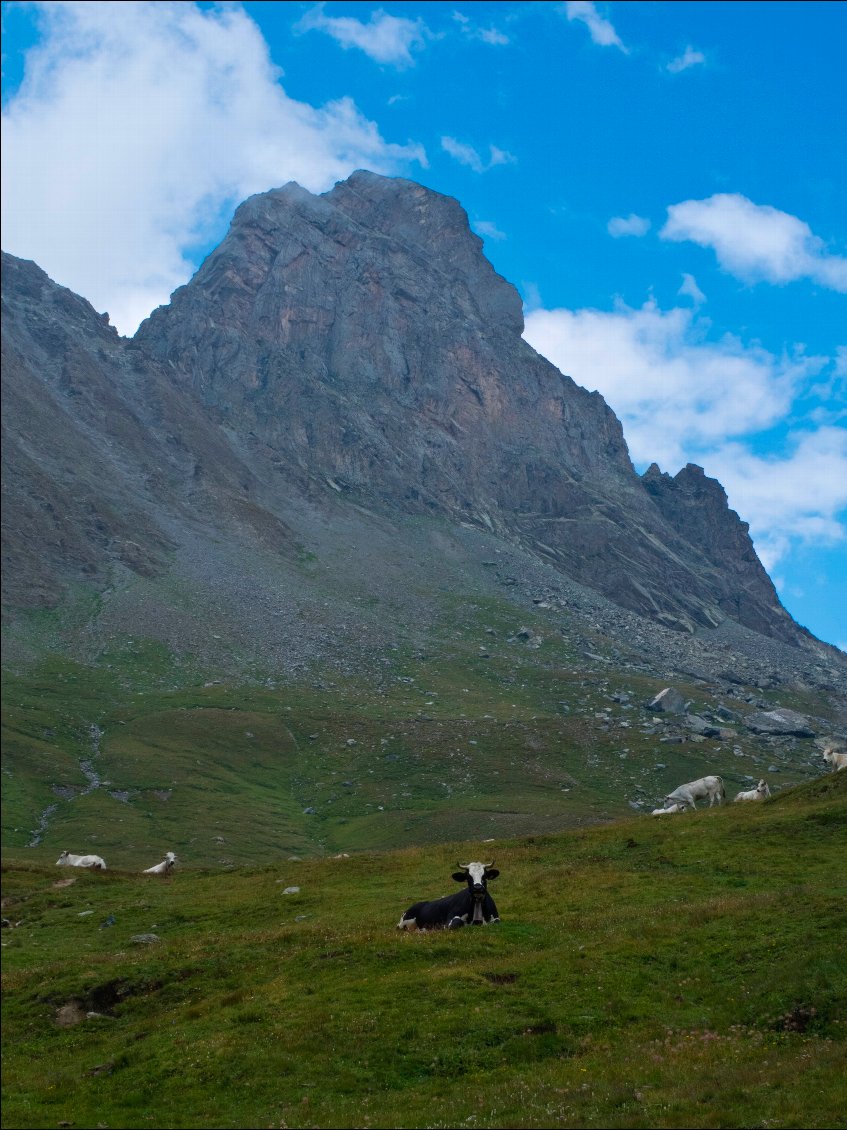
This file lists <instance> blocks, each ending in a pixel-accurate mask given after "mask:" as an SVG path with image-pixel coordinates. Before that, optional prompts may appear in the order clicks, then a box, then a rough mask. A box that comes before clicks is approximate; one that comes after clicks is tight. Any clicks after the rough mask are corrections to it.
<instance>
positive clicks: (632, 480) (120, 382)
mask: <svg viewBox="0 0 847 1130" xmlns="http://www.w3.org/2000/svg"><path fill="white" fill-rule="evenodd" d="M35 270H36V271H37V268H35ZM42 274H43V273H42ZM19 275H20V276H21V277H24V275H26V271H25V270H24V268H16V272H13V275H12V278H13V290H15V287H17V291H20V290H21V287H20V286H19V285H18V284H16V283H14V279H16V278H17V277H18V276H19ZM44 278H45V279H46V276H44ZM48 281H49V280H48ZM52 285H53V284H51V286H52ZM44 286H45V284H44V282H43V281H39V280H38V279H35V277H33V280H31V288H35V289H34V290H33V291H32V294H33V296H34V297H33V300H32V301H29V300H27V301H29V305H27V302H25V301H23V299H21V300H20V301H18V302H17V303H16V306H15V311H16V318H17V319H19V322H20V325H19V328H18V329H16V331H15V333H16V335H17V336H16V337H15V341H16V342H20V350H19V359H20V364H19V365H18V366H17V370H18V371H20V373H22V374H23V373H25V374H26V380H23V379H22V380H21V383H20V388H22V389H23V388H32V387H34V386H33V382H36V383H37V381H38V380H39V379H40V378H39V376H38V375H37V374H40V373H41V372H43V373H45V374H46V373H49V372H50V371H51V365H52V366H53V367H54V368H55V366H56V365H57V364H60V362H59V361H56V360H55V358H54V360H53V361H49V359H48V358H46V357H43V356H41V355H40V354H39V350H41V349H42V345H41V344H39V342H38V338H39V334H38V333H37V332H34V330H33V326H35V325H37V324H38V320H39V318H41V319H42V320H43V318H44V317H45V315H44V310H46V309H48V307H49V309H51V310H53V311H54V313H55V310H56V309H57V302H58V300H57V299H56V300H54V299H53V298H50V299H49V301H48V300H47V299H44V298H43V297H39V295H43V293H44V289H43V288H44ZM39 287H41V288H42V289H41V291H39V290H38V288H39ZM59 289H60V288H56V291H57V293H58V290H59ZM51 293H52V292H51ZM19 297H20V296H19ZM62 301H65V302H68V301H69V302H70V303H71V306H70V307H69V308H68V310H67V311H66V314H67V318H66V322H67V325H66V327H65V331H63V332H66V333H68V332H70V331H69V330H68V328H67V327H68V326H71V325H73V326H74V327H76V328H75V329H74V330H73V333H74V334H75V335H76V345H75V349H76V351H77V354H79V356H80V357H83V361H80V362H79V363H78V364H76V366H75V369H74V372H75V373H76V374H78V377H77V380H78V383H82V382H83V380H84V375H85V374H86V373H87V374H88V378H85V379H88V381H89V385H90V388H91V389H93V388H95V387H96V389H97V392H96V395H95V393H93V392H90V395H89V396H88V398H87V399H88V400H90V401H91V402H92V406H91V411H90V412H89V414H88V416H87V417H86V419H85V429H86V437H85V443H86V445H87V448H86V450H88V449H89V448H92V447H93V445H94V443H95V435H94V433H95V430H96V427H97V421H98V420H101V421H102V420H105V421H107V423H108V422H109V421H113V420H115V419H117V418H118V417H117V416H116V415H115V413H114V411H111V410H110V411H111V414H109V412H105V410H104V409H102V408H100V407H97V406H96V405H95V404H94V401H95V400H96V401H97V405H100V404H101V403H102V404H107V403H109V398H110V397H111V398H114V390H115V389H116V388H120V390H121V397H122V398H123V404H122V408H123V409H124V410H125V414H126V415H127V416H128V417H130V416H131V418H132V419H133V420H135V421H137V424H138V428H137V436H136V435H135V434H134V438H133V443H134V444H135V446H136V447H137V448H138V451H139V452H142V451H143V449H144V444H143V442H142V440H141V429H142V428H143V427H149V428H150V429H151V433H150V434H151V442H149V443H148V444H147V448H148V449H149V451H150V452H152V451H157V450H158V451H160V452H161V455H160V456H157V466H158V467H160V468H164V467H167V468H168V469H169V474H170V475H171V477H170V478H169V479H168V483H169V487H168V490H169V492H170V494H169V497H170V498H171V499H172V504H171V506H170V516H169V520H168V523H167V525H168V535H167V538H165V537H164V536H162V537H160V538H159V542H158V546H157V549H156V559H157V561H160V560H161V556H162V553H161V546H162V545H165V544H167V545H170V544H172V543H174V542H179V540H180V538H181V537H182V536H183V535H182V533H181V529H182V527H181V525H180V523H181V522H182V521H183V517H182V515H183V514H184V512H185V510H184V508H185V507H186V506H188V505H194V506H196V505H197V499H199V498H201V497H202V498H203V499H205V500H206V501H205V503H204V504H208V505H209V506H210V507H211V508H212V511H215V512H216V513H219V519H218V518H216V519H215V520H216V521H217V520H220V521H221V522H224V521H225V520H227V518H226V515H227V514H229V515H230V516H232V515H233V514H235V513H237V514H238V519H237V521H238V523H239V524H240V527H241V528H243V527H244V523H245V521H247V525H248V526H249V527H250V528H251V529H253V530H254V531H255V530H259V529H261V530H262V531H264V532H263V534H262V537H263V538H265V539H268V538H269V539H270V540H271V541H272V542H273V543H274V544H276V545H280V544H283V543H285V544H288V542H289V540H290V539H289V538H288V534H287V532H286V531H287V530H288V526H287V524H286V522H287V519H285V520H283V519H281V517H280V516H281V515H282V514H283V512H284V513H286V514H288V515H289V516H290V503H291V500H292V499H293V498H300V499H303V500H307V501H308V504H309V505H310V506H314V507H317V508H322V507H326V506H327V505H329V501H328V500H330V499H331V500H332V505H333V506H334V505H335V504H336V503H337V502H338V501H339V499H341V500H343V501H344V502H345V503H346V504H348V505H352V506H353V507H355V508H358V509H359V510H364V511H366V512H367V513H369V514H372V515H375V516H378V517H380V518H385V519H388V520H391V521H394V520H397V519H403V520H405V519H406V518H408V517H409V516H420V515H425V516H428V517H433V518H436V519H437V520H439V521H444V522H447V523H454V524H457V523H458V524H460V525H461V526H463V527H472V528H475V529H477V530H480V531H485V532H487V533H490V534H493V535H496V536H498V537H501V538H503V539H505V541H506V542H508V544H509V545H511V546H513V547H516V549H517V550H519V551H520V552H521V553H525V554H528V555H530V557H532V558H533V559H536V560H542V561H543V562H545V563H546V564H547V565H550V566H552V567H554V568H555V569H556V570H558V571H559V572H560V573H561V574H563V575H564V576H567V577H569V578H571V579H573V580H575V581H577V582H578V583H580V584H583V585H586V586H588V587H589V588H592V589H594V590H595V591H596V592H599V593H601V594H602V595H603V596H604V597H606V598H608V599H609V600H611V601H613V602H614V603H615V604H617V605H618V606H621V607H623V608H626V609H629V610H631V611H633V612H637V613H639V614H640V615H642V616H647V617H649V618H651V619H653V620H655V621H658V622H659V623H661V624H663V625H664V626H666V627H670V628H673V629H675V630H678V631H684V632H689V633H693V632H695V631H696V630H698V629H699V628H714V627H717V626H719V625H721V624H722V623H723V622H724V621H725V620H727V619H730V620H734V621H736V622H737V623H739V624H742V625H744V626H746V627H748V628H752V629H753V630H755V631H756V632H760V633H762V634H764V635H770V636H773V637H777V638H780V639H782V640H784V641H786V642H789V643H791V644H795V645H796V644H798V643H801V642H804V641H805V639H806V636H805V634H804V633H803V632H802V630H801V629H799V628H798V627H797V625H795V624H794V623H793V621H792V620H791V618H790V617H789V616H788V615H787V613H786V612H785V610H784V609H783V608H782V607H781V605H780V604H779V601H778V599H777V597H776V593H775V592H774V589H773V586H772V585H771V583H770V581H769V579H768V577H767V575H766V574H765V571H764V569H763V568H762V566H761V565H760V563H759V562H758V560H757V558H756V555H755V552H754V550H753V547H752V543H751V542H750V538H749V535H748V532H747V527H746V525H745V524H744V523H742V522H741V521H740V520H739V518H738V516H737V515H736V514H735V513H734V511H732V510H730V509H729V507H728V505H727V501H726V495H725V493H724V491H723V489H722V488H721V486H720V484H718V483H717V482H715V480H712V479H709V478H708V477H707V476H706V475H705V474H704V472H703V470H702V469H701V468H699V467H695V466H693V465H689V466H688V467H685V468H684V469H683V470H682V471H680V472H679V474H678V475H676V476H675V477H674V478H671V477H670V476H669V475H664V474H662V472H661V471H660V470H659V468H658V467H657V466H656V465H655V464H654V465H653V466H652V467H651V468H650V469H649V470H648V471H647V472H646V473H645V475H644V476H643V477H639V476H638V475H637V474H636V473H635V472H634V470H633V468H632V464H631V462H630V459H629V455H628V451H627V447H626V443H625V441H624V438H623V432H622V429H621V425H620V422H619V421H618V419H617V418H616V417H615V415H614V413H613V412H612V411H611V409H610V408H609V407H608V405H606V403H605V401H604V400H603V398H602V397H601V396H600V395H599V394H597V393H589V392H588V391H586V390H585V389H584V388H581V387H580V386H579V385H578V384H576V383H575V382H574V380H572V379H571V377H569V376H566V375H564V374H562V373H560V372H559V371H558V370H557V369H556V368H555V367H554V366H553V365H551V364H550V363H549V362H548V361H546V360H545V359H544V358H543V357H540V356H539V355H538V354H537V353H536V352H535V351H534V350H533V349H532V348H531V347H530V346H529V345H528V344H527V343H526V342H525V341H524V340H523V338H522V336H521V333H522V329H523V318H522V314H521V303H520V298H519V296H518V294H517V291H516V290H515V289H514V287H512V286H511V285H510V284H509V283H508V282H506V281H505V280H504V279H502V278H501V277H500V276H499V275H498V274H497V272H496V271H495V270H494V268H493V267H492V266H491V264H490V263H489V262H488V261H487V259H486V258H485V256H484V254H483V250H482V241H481V240H480V239H479V238H478V237H477V236H476V235H474V233H473V232H472V231H471V230H470V226H469V224H468V218H467V214H466V213H465V211H464V209H463V208H462V207H461V206H460V205H459V204H458V202H457V201H455V200H453V199H451V198H450V197H446V196H443V195H442V194H440V193H437V192H433V191H432V190H430V189H428V188H425V187H424V186H422V185H419V184H415V183H414V182H412V181H408V180H404V179H402V178H391V177H383V176H379V175H377V174H375V173H369V172H364V171H360V172H357V173H354V174H353V175H352V176H351V177H349V178H348V179H347V180H346V181H344V182H341V183H340V184H337V185H336V186H335V187H334V188H333V189H331V190H330V191H329V192H326V193H324V194H323V195H320V196H316V195H313V194H312V193H310V192H307V191H306V190H305V189H303V188H302V187H301V186H299V185H297V184H295V183H290V184H287V185H284V186H283V187H281V188H277V189H273V190H271V191H269V192H265V193H261V194H258V195H256V196H253V197H250V198H249V199H248V200H246V201H245V202H244V203H243V204H242V205H241V206H240V207H239V208H238V209H237V211H236V213H235V216H234V218H233V221H232V224H231V227H230V230H229V233H228V234H227V236H226V238H225V239H224V240H223V241H222V243H221V244H220V246H219V247H218V248H217V249H216V250H215V251H213V252H212V253H211V254H210V255H209V256H208V258H207V259H206V260H205V262H204V263H203V265H202V266H201V267H200V269H199V271H198V272H197V274H196V275H195V276H194V278H193V279H192V280H191V281H190V282H189V283H188V284H187V285H186V286H183V287H180V288H179V289H178V290H177V291H176V292H175V293H174V295H173V296H172V300H171V302H170V304H169V305H167V306H163V307H160V308H159V309H158V310H156V311H154V313H153V314H152V315H151V316H150V318H148V319H147V320H146V321H145V322H144V323H143V324H142V325H141V327H140V328H139V330H138V333H137V334H136V336H135V338H134V339H133V340H132V341H131V342H128V343H123V342H121V341H120V339H117V337H116V335H114V331H112V330H111V329H110V328H109V327H107V326H105V325H104V324H103V322H102V319H101V318H100V317H99V316H98V315H96V314H94V312H93V311H91V310H90V307H88V306H87V303H84V300H82V299H77V298H76V297H75V296H71V298H70V299H68V298H64V299H62ZM86 307H87V312H86ZM50 317H51V318H52V319H53V322H55V323H56V324H57V325H58V320H57V318H56V317H54V314H51V315H50ZM80 319H82V320H81V321H80ZM86 319H88V321H86ZM83 323H84V324H83ZM89 323H90V324H89ZM16 324H17V323H16ZM85 326H88V329H86V328H85ZM54 331H56V327H55V326H54ZM56 332H58V331H56ZM104 335H107V336H108V339H109V342H110V343H111V344H110V347H109V349H108V350H106V351H105V353H104V352H103V350H99V351H98V343H99V342H100V341H101V340H105V338H104ZM41 336H43V335H41ZM83 339H84V340H83ZM57 340H58V339H57ZM77 347H78V348H77ZM64 349H65V347H64V346H62V345H61V343H60V344H59V345H57V350H58V351H59V352H62V350H64ZM80 350H81V351H82V352H81V353H80ZM54 352H55V351H54ZM57 355H58V354H57ZM63 356H64V354H63ZM61 364H65V367H66V368H67V361H63V362H61ZM110 366H111V368H112V369H113V370H114V373H113V375H112V376H111V377H110V376H109V374H108V373H107V372H106V369H108V368H109V367H110ZM110 371H111V370H110ZM27 382H29V383H27ZM57 396H59V399H57ZM62 396H64V392H62V390H61V389H60V392H59V394H56V393H54V394H53V396H52V399H51V401H50V404H51V408H50V410H51V411H54V410H55V411H57V412H59V411H60V412H61V414H62V420H63V424H62V428H64V429H65V432H66V434H68V435H70V434H71V433H70V432H69V431H68V430H67V420H68V419H69V418H70V419H72V418H73V413H74V411H75V404H76V403H84V402H85V401H79V402H69V401H67V400H66V399H61V397H62ZM98 398H99V399H98ZM165 403H166V404H167V405H168V412H169V415H170V420H168V419H165V418H164V417H163V414H162V412H161V411H158V412H156V411H151V405H161V404H165ZM95 408H96V410H95ZM45 410H46V409H45ZM98 412H99V415H98ZM104 413H105V414H104ZM176 420H179V421H181V423H180V426H179V427H177V426H176V425H175V424H174V423H173V422H172V421H176ZM22 429H23V432H25V431H26V425H25V424H23V425H22ZM61 430H62V429H61V428H57V432H58V431H61ZM26 450H27V453H28V457H29V456H31V455H32V452H31V448H30V447H27V448H26ZM114 450H115V452H116V453H117V451H118V447H117V445H116V446H115V448H114ZM98 458H100V457H98ZM80 459H82V457H81V456H80ZM100 463H102V459H100ZM149 463H150V457H149V454H148V455H144V456H143V457H142V456H141V455H139V468H143V473H142V471H140V470H139V471H138V473H137V474H136V470H135V469H134V468H133V469H128V467H127V460H126V459H125V458H124V460H123V463H122V464H121V475H122V476H123V477H124V479H125V480H126V497H127V500H128V502H127V505H128V503H129V502H131V501H132V499H131V497H130V496H131V495H132V492H133V490H134V488H133V487H132V483H133V482H135V481H136V479H137V481H138V482H142V481H143V482H144V484H145V485H144V490H143V492H139V502H138V505H139V506H141V502H140V499H141V498H142V495H143V511H144V514H145V521H146V523H147V527H148V528H151V522H152V521H153V515H154V508H155V499H154V494H153V492H152V491H151V489H150V483H151V482H155V481H156V479H154V478H151V476H150V472H149V470H148V464H149ZM21 465H22V464H21ZM98 466H99V464H98ZM186 471H188V473H189V474H190V484H191V485H190V487H187V486H186V484H185V482H184V480H183V479H182V478H181V477H180V476H181V475H183V474H184V473H185V472H186ZM158 477H159V478H161V475H159V476H158ZM88 479H89V481H90V482H92V483H93V482H96V481H98V479H99V472H97V473H95V472H92V473H91V475H89V476H88ZM115 481H117V480H115ZM121 481H123V479H122V480H121ZM21 489H22V491H23V487H22V488H21ZM98 489H99V488H98ZM239 492H240V495H241V501H239V502H238V503H236V501H235V499H236V495H238V494H239ZM95 493H96V491H95ZM21 497H23V494H22V495H21ZM80 497H81V496H80ZM222 499H223V500H224V501H221V500H222ZM85 505H86V506H92V507H93V510H94V512H95V513H96V514H97V521H98V522H101V525H102V526H103V532H102V536H101V541H102V542H103V543H104V544H106V545H109V546H111V545H113V544H114V538H113V535H112V533H111V532H110V531H111V530H112V526H113V525H114V519H113V518H112V517H109V518H108V520H105V519H103V520H102V521H101V518H100V506H99V504H97V503H92V502H90V500H89V499H88V497H87V496H86V502H85ZM121 505H124V504H123V503H121ZM216 508H217V510H216ZM108 509H109V514H110V515H112V514H113V513H115V512H118V511H119V510H120V506H119V505H118V504H117V503H116V501H115V500H114V499H113V500H112V501H110V503H109V508H108ZM245 514H249V520H247V519H245V517H244V515H245ZM39 520H40V519H39ZM33 521H34V519H33ZM51 521H52V520H51ZM154 524H155V523H154ZM271 531H275V532H273V533H272V532H271ZM251 536H252V535H251ZM150 537H151V539H152V537H153V535H152V534H151V535H150ZM32 543H33V539H30V541H29V542H28V543H27V544H32ZM53 556H54V558H55V557H56V554H55V553H54V555H53ZM157 567H159V566H157Z"/></svg>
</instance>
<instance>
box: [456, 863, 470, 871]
mask: <svg viewBox="0 0 847 1130" xmlns="http://www.w3.org/2000/svg"><path fill="white" fill-rule="evenodd" d="M457 866H458V867H459V869H460V870H461V871H468V870H469V869H470V866H471V865H470V864H469V863H459V864H458V865H457Z"/></svg>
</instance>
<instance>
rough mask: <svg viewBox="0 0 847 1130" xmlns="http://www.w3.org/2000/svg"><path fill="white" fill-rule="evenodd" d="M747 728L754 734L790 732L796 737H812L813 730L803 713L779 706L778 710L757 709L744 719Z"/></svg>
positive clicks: (813, 734)
mask: <svg viewBox="0 0 847 1130" xmlns="http://www.w3.org/2000/svg"><path fill="white" fill-rule="evenodd" d="M744 724H745V726H746V727H747V729H748V730H752V732H753V733H754V734H790V735H793V736H794V737H798V738H813V737H814V736H815V730H814V728H813V727H812V724H811V722H810V721H809V719H808V718H807V717H806V716H805V715H804V714H798V713H797V711H796V710H787V709H785V708H783V707H780V708H779V709H778V710H767V711H759V712H758V713H754V714H748V715H747V717H746V718H745V719H744Z"/></svg>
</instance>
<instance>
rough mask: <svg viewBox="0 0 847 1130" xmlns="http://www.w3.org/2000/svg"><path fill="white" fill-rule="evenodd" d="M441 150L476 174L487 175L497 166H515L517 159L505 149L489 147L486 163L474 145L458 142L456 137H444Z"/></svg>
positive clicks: (494, 146)
mask: <svg viewBox="0 0 847 1130" xmlns="http://www.w3.org/2000/svg"><path fill="white" fill-rule="evenodd" d="M441 148H442V149H443V150H444V151H445V153H449V154H450V156H451V157H453V158H455V160H457V161H458V162H459V164H460V165H467V166H468V168H469V169H473V171H474V172H475V173H487V172H488V170H489V169H493V168H495V166H497V165H513V164H514V163H515V162H516V161H517V157H515V156H513V155H512V154H511V153H507V152H506V150H505V149H498V148H497V146H496V145H489V147H488V161H487V162H486V161H484V160H483V159H482V157H481V156H480V155H479V153H478V152H477V150H476V149H474V147H473V146H472V145H466V144H465V143H464V142H463V141H457V140H456V138H455V137H442V139H441Z"/></svg>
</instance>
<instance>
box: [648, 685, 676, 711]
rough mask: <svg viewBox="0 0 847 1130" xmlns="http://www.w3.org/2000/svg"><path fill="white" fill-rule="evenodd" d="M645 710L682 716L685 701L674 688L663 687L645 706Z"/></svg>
mask: <svg viewBox="0 0 847 1130" xmlns="http://www.w3.org/2000/svg"><path fill="white" fill-rule="evenodd" d="M647 709H648V710H655V711H656V712H657V713H661V714H684V713H685V699H684V698H683V697H682V695H681V694H680V693H679V691H678V690H677V689H676V687H665V689H664V690H663V691H659V693H658V694H657V695H656V697H655V698H654V699H653V701H652V702H649V703H648V704H647Z"/></svg>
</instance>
